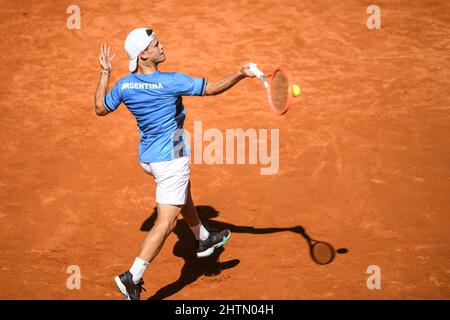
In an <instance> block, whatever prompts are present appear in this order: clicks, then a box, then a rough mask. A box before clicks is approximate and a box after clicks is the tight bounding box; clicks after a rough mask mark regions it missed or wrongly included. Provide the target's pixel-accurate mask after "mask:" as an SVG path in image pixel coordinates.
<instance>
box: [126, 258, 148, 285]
mask: <svg viewBox="0 0 450 320" xmlns="http://www.w3.org/2000/svg"><path fill="white" fill-rule="evenodd" d="M147 267H148V262H147V261H145V260H142V259H141V258H139V257H136V259H134V263H133V265H132V266H131V268H130V272H131V274H132V275H133V282H134V283H138V282H139V280H140V279H141V278H142V275H143V274H144V272H145V270H146V269H147Z"/></svg>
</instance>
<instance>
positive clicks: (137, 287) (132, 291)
mask: <svg viewBox="0 0 450 320" xmlns="http://www.w3.org/2000/svg"><path fill="white" fill-rule="evenodd" d="M114 282H115V283H116V286H117V288H119V291H120V292H121V293H122V294H123V295H124V296H125V300H140V299H141V292H142V290H144V291H145V288H143V287H142V285H143V284H144V280H142V279H140V280H139V282H138V283H134V281H133V275H132V274H131V272H130V271H127V272H124V273H122V274H121V275H119V276H117V277H114Z"/></svg>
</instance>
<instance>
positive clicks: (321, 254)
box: [292, 226, 348, 265]
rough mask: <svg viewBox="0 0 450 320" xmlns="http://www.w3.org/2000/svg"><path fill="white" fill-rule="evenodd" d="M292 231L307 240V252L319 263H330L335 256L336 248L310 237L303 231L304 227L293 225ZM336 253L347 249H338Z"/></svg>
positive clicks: (344, 251)
mask: <svg viewBox="0 0 450 320" xmlns="http://www.w3.org/2000/svg"><path fill="white" fill-rule="evenodd" d="M292 231H294V232H296V233H298V234H300V235H301V236H302V237H303V238H305V240H306V241H307V242H308V246H309V254H310V256H311V259H312V260H313V261H314V262H315V263H317V264H319V265H326V264H329V263H331V262H332V261H333V260H334V258H335V257H336V250H335V249H334V247H333V246H332V245H331V244H329V243H328V242H325V241H319V240H315V239H312V238H311V237H310V236H309V235H308V234H307V233H306V231H305V229H304V228H303V227H301V226H297V227H293V228H292ZM337 252H338V253H347V252H348V250H347V249H344V248H342V249H339V250H338V251H337Z"/></svg>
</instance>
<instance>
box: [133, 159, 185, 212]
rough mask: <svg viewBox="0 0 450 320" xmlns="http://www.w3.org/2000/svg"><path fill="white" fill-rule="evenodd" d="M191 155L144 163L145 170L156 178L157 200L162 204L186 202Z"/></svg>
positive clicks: (142, 165)
mask: <svg viewBox="0 0 450 320" xmlns="http://www.w3.org/2000/svg"><path fill="white" fill-rule="evenodd" d="M189 160H190V157H181V158H177V159H174V160H169V161H162V162H152V163H142V162H141V167H142V169H144V171H145V172H147V173H148V174H150V175H151V176H153V177H154V178H155V182H156V202H157V203H161V204H173V205H182V204H186V199H187V195H188V191H189V190H188V188H189V176H190V164H189Z"/></svg>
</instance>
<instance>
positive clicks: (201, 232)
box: [189, 222, 209, 241]
mask: <svg viewBox="0 0 450 320" xmlns="http://www.w3.org/2000/svg"><path fill="white" fill-rule="evenodd" d="M189 228H191V230H192V232H193V233H194V236H195V240H202V241H204V240H206V239H208V237H209V232H208V230H206V228H205V227H204V226H203V224H202V223H201V222H200V223H199V224H198V225H196V226H193V227H191V226H189Z"/></svg>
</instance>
